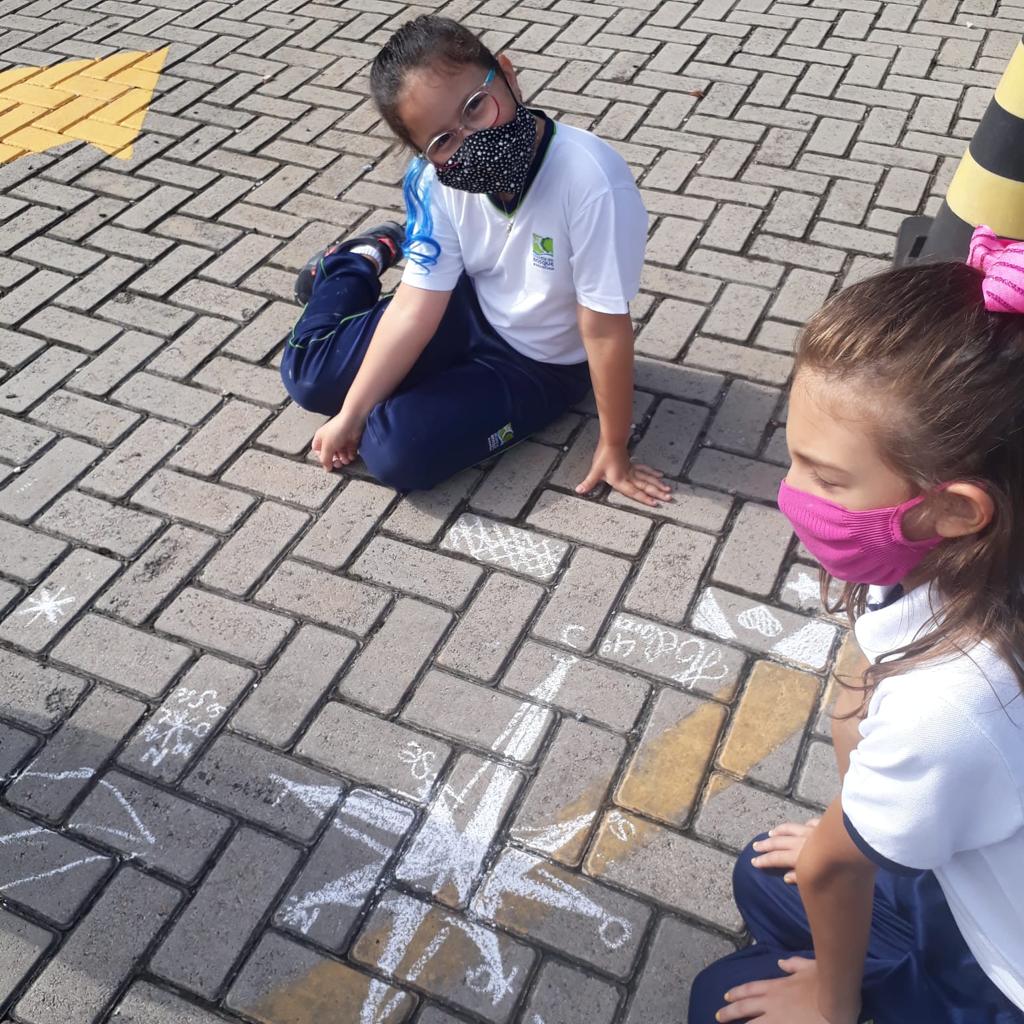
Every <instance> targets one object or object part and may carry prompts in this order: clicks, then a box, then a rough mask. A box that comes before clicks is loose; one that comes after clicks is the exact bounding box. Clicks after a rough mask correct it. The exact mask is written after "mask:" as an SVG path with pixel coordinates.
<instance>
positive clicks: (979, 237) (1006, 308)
mask: <svg viewBox="0 0 1024 1024" xmlns="http://www.w3.org/2000/svg"><path fill="white" fill-rule="evenodd" d="M967 265H968V266H969V267H974V269H975V270H980V271H981V272H982V273H983V274H984V275H985V280H984V281H983V282H982V285H981V293H982V295H983V296H984V297H985V308H986V309H987V310H988V311H989V312H990V313H1024V242H1014V241H1010V240H1009V239H1006V238H1000V237H999V236H998V235H997V234H996V233H995V232H994V231H993V230H992V229H991V228H987V227H984V226H982V227H978V228H975V229H974V234H973V235H972V236H971V248H970V250H969V252H968V255H967Z"/></svg>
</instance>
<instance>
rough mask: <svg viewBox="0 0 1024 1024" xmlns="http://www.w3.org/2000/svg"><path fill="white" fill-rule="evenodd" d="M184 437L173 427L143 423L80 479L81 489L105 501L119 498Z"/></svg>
mask: <svg viewBox="0 0 1024 1024" xmlns="http://www.w3.org/2000/svg"><path fill="white" fill-rule="evenodd" d="M184 436H185V430H184V428H182V427H179V426H176V425H175V424H172V423H165V422H164V421H163V420H158V419H147V420H143V422H142V423H140V424H139V426H138V428H137V429H135V430H134V431H133V432H132V433H131V434H129V435H128V437H126V438H125V439H124V440H123V441H122V442H121V443H120V444H119V445H118V446H117V448H115V449H114V450H113V451H112V452H110V454H109V455H106V456H104V457H103V458H102V459H101V460H100V461H99V463H98V464H97V465H96V467H95V469H93V470H92V472H91V473H89V474H88V475H86V476H85V477H84V478H83V480H82V486H83V487H85V488H87V489H89V490H92V491H97V492H98V493H100V494H103V495H105V496H106V497H108V498H123V497H124V496H125V495H126V494H128V492H129V491H131V490H132V488H134V487H135V486H136V484H138V483H139V482H140V481H141V480H142V478H143V477H144V476H146V474H148V473H149V471H150V470H151V469H152V468H153V467H154V466H155V465H156V464H157V463H158V462H159V461H160V460H161V459H162V458H163V457H164V456H165V455H167V453H168V452H170V451H171V449H172V448H174V446H175V445H176V444H177V443H178V442H179V441H180V440H181V439H182V438H183V437H184Z"/></svg>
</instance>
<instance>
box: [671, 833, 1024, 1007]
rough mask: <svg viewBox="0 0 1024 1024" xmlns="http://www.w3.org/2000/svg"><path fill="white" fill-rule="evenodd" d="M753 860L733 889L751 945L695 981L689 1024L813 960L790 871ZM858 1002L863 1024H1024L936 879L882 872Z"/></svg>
mask: <svg viewBox="0 0 1024 1024" xmlns="http://www.w3.org/2000/svg"><path fill="white" fill-rule="evenodd" d="M758 838H759V839H763V838H765V837H764V836H759V837H758ZM754 856H756V854H755V853H754V852H753V850H752V849H751V847H750V846H748V847H747V848H746V849H745V850H744V851H743V852H742V853H741V854H740V856H739V858H738V859H737V861H736V867H735V870H734V872H733V888H734V891H735V896H736V905H737V906H738V907H739V910H740V913H741V914H742V915H743V919H744V921H746V923H747V927H748V928H749V930H750V933H751V936H752V937H753V938H754V940H755V945H752V946H748V947H747V948H745V949H741V950H739V951H738V952H736V953H733V954H731V955H730V956H727V957H724V958H723V959H721V960H719V961H717V962H716V963H713V964H711V965H710V966H709V967H707V968H705V970H703V971H702V972H701V973H700V974H699V975H698V976H697V977H696V979H694V983H693V987H692V988H691V991H690V1011H689V1017H688V1021H689V1024H713V1022H714V1019H715V1013H716V1011H718V1010H719V1009H721V1008H722V1006H724V1005H725V1000H724V998H723V996H724V995H725V993H726V992H727V991H729V989H732V988H735V987H736V986H738V985H742V984H744V983H746V982H750V981H764V980H767V979H770V978H781V977H784V976H785V974H784V972H783V971H782V970H781V968H779V966H778V961H779V960H780V959H785V958H787V957H791V956H803V957H808V958H809V957H813V955H814V954H813V950H812V943H811V933H810V925H809V923H808V921H807V914H806V912H805V911H804V908H803V902H802V901H801V899H800V893H799V890H798V889H797V887H796V886H792V885H787V884H786V882H785V881H783V875H784V874H785V872H783V871H764V870H761V869H759V868H756V867H754V866H753V864H752V863H751V858H752V857H754ZM862 999H863V1010H862V1013H861V1020H862V1021H873V1022H874V1024H918V1022H921V1024H925V1022H927V1024H1024V1014H1021V1013H1020V1011H1018V1010H1016V1009H1015V1008H1014V1007H1012V1006H1011V1004H1010V1003H1009V1001H1008V1000H1007V999H1006V998H1005V997H1004V996H1002V994H1001V993H1000V992H999V991H998V990H997V989H996V988H995V986H994V985H993V984H992V983H991V982H990V981H989V980H988V978H987V977H985V975H984V973H983V972H982V971H981V968H980V967H978V965H977V964H976V963H975V962H974V958H973V957H972V956H971V954H970V952H969V950H968V949H967V946H966V943H964V941H963V938H962V936H961V935H960V932H959V930H958V929H957V928H956V924H955V922H954V921H953V918H952V915H951V914H950V912H949V908H948V906H946V903H945V899H944V898H943V896H942V892H941V889H940V887H939V884H938V882H937V881H936V879H935V876H934V875H933V874H932V873H931V872H913V873H911V874H908V875H894V874H891V873H890V872H887V871H881V870H880V871H879V873H878V877H877V881H876V885H875V895H874V907H873V912H872V919H871V935H870V939H869V944H868V955H867V960H866V961H865V966H864V983H863V988H862Z"/></svg>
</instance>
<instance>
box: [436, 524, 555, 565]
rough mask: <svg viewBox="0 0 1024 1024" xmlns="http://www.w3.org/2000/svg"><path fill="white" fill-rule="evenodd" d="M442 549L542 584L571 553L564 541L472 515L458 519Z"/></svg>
mask: <svg viewBox="0 0 1024 1024" xmlns="http://www.w3.org/2000/svg"><path fill="white" fill-rule="evenodd" d="M442 547H443V548H445V549H446V550H448V551H457V552H459V553H460V554H464V555H470V556H471V557H473V558H476V559H478V560H479V561H481V562H486V563H488V564H489V565H497V566H500V567H501V568H503V569H510V570H512V572H516V573H521V574H522V575H524V576H532V577H533V578H534V579H538V580H541V581H547V580H550V579H551V578H552V577H553V576H554V575H555V573H556V572H557V571H558V567H559V566H560V565H561V564H562V561H563V559H564V558H565V555H566V552H567V551H568V550H569V545H568V544H566V543H565V541H561V540H555V539H554V538H552V537H542V536H540V535H539V534H536V533H531V532H530V531H529V530H521V529H519V528H518V527H516V526H507V525H506V524H505V523H496V522H493V521H492V520H489V519H482V518H481V517H480V516H474V515H470V514H466V515H462V516H460V517H459V518H458V520H457V521H456V522H455V524H454V525H453V526H452V527H451V529H450V530H449V531H448V534H447V536H446V537H445V539H444V543H443V544H442Z"/></svg>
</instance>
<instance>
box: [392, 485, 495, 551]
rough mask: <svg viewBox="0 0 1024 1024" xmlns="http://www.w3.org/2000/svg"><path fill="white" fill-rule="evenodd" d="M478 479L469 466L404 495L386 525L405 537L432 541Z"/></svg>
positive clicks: (425, 541)
mask: <svg viewBox="0 0 1024 1024" xmlns="http://www.w3.org/2000/svg"><path fill="white" fill-rule="evenodd" d="M479 479H480V474H479V472H477V471H476V470H473V469H467V470H463V472H461V473H458V474H456V475H455V476H453V477H452V478H451V479H450V480H447V481H445V482H444V483H441V484H438V485H437V486H436V487H434V488H432V489H431V490H429V491H414V492H413V493H412V494H407V495H405V496H404V497H403V498H402V500H401V501H400V502H399V503H398V505H397V506H396V507H395V510H394V511H393V512H392V513H391V515H389V516H388V518H387V520H386V521H385V524H384V528H385V529H386V530H387V531H388V532H389V533H393V534H395V535H396V536H399V537H402V538H404V539H405V540H411V541H414V542H416V543H419V544H429V543H431V542H432V541H434V540H436V539H437V535H438V534H439V533H440V532H441V530H442V528H443V527H444V524H445V523H446V522H447V521H448V519H449V518H450V516H451V514H452V512H454V511H455V509H456V508H457V507H458V506H459V505H460V504H461V503H462V502H463V500H464V499H465V497H466V495H467V494H468V493H469V491H470V490H471V489H472V488H473V485H474V484H475V483H476V482H477V481H478V480H479Z"/></svg>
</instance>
